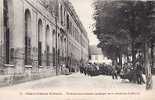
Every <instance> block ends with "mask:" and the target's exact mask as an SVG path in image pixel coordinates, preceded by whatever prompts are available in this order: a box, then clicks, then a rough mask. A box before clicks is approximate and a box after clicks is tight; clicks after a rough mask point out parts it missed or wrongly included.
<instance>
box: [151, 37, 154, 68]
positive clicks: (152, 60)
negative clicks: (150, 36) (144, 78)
mask: <svg viewBox="0 0 155 100" xmlns="http://www.w3.org/2000/svg"><path fill="white" fill-rule="evenodd" d="M153 53H154V52H153V40H151V68H153V67H154V55H153Z"/></svg>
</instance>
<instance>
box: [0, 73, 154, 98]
mask: <svg viewBox="0 0 155 100" xmlns="http://www.w3.org/2000/svg"><path fill="white" fill-rule="evenodd" d="M153 81H155V76H153ZM154 85H155V84H154ZM154 92H155V88H153V89H152V90H148V91H147V90H145V84H143V85H138V84H134V83H129V82H128V81H127V80H121V79H118V80H113V79H112V77H111V76H103V75H100V76H95V77H90V76H85V75H83V74H80V73H73V74H71V75H67V76H66V75H60V76H54V77H50V78H46V79H41V80H36V81H31V82H26V83H22V84H17V85H14V86H9V87H3V88H1V89H0V93H1V96H0V100H8V98H10V99H11V100H21V99H22V100H27V99H28V100H53V98H55V100H56V99H57V100H96V99H97V100H107V99H108V100H113V99H114V98H115V100H122V99H126V100H129V99H130V100H154V98H155V97H154V98H153V93H154ZM8 96H9V97H8Z"/></svg>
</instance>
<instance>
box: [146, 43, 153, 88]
mask: <svg viewBox="0 0 155 100" xmlns="http://www.w3.org/2000/svg"><path fill="white" fill-rule="evenodd" d="M144 57H145V63H144V65H145V76H146V89H147V90H148V89H152V74H151V67H150V64H149V47H148V44H147V43H145V55H144Z"/></svg>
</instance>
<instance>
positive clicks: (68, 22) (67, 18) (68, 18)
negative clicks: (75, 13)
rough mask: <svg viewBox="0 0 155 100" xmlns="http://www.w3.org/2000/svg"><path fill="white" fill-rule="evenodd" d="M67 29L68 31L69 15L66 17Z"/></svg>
mask: <svg viewBox="0 0 155 100" xmlns="http://www.w3.org/2000/svg"><path fill="white" fill-rule="evenodd" d="M67 29H69V15H67Z"/></svg>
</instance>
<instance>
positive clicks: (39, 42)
mask: <svg viewBox="0 0 155 100" xmlns="http://www.w3.org/2000/svg"><path fill="white" fill-rule="evenodd" d="M42 30H43V24H42V20H41V19H39V21H38V65H39V66H41V65H42V42H43V32H42Z"/></svg>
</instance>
